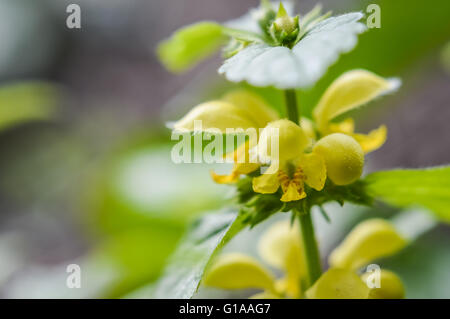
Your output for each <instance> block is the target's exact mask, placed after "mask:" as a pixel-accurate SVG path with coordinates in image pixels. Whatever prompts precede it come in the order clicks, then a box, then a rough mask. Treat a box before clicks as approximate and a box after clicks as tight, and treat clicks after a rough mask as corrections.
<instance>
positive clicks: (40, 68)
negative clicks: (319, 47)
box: [0, 0, 450, 298]
mask: <svg viewBox="0 0 450 319" xmlns="http://www.w3.org/2000/svg"><path fill="white" fill-rule="evenodd" d="M258 2H259V1H258V0H245V1H243V0H227V1H219V0H184V1H182V0H148V1H146V0H127V1H121V0H95V1H93V0H78V1H66V0H35V1H30V0H0V39H1V44H0V81H1V82H0V297H3V298H36V297H37V298H92V297H96V298H97V297H98V298H105V297H114V298H116V297H123V296H129V294H131V295H133V293H134V292H135V291H136V289H140V288H142V289H141V290H140V291H143V293H141V294H140V295H139V296H140V297H145V296H146V295H145V291H147V290H146V288H148V287H151V284H152V283H153V282H154V281H155V280H157V278H158V276H159V275H160V274H161V270H162V269H163V266H164V264H165V262H166V260H167V257H168V256H169V255H170V253H171V252H172V251H173V249H174V248H175V247H176V245H177V243H178V241H179V240H180V237H181V236H182V234H183V232H184V230H185V229H186V227H187V225H188V224H189V223H190V222H191V221H192V220H193V219H195V218H196V217H198V216H199V215H200V214H202V213H204V212H207V211H209V210H214V209H217V208H219V207H221V206H222V205H223V204H224V203H225V202H226V201H227V200H229V198H230V196H231V195H232V194H231V188H228V187H226V186H218V185H215V184H213V183H212V182H211V181H210V179H209V173H208V169H210V168H211V167H205V166H204V165H200V164H191V165H175V164H173V163H172V162H171V160H170V147H171V145H172V144H171V141H170V131H169V130H168V129H167V128H166V127H165V122H166V121H170V120H174V119H177V118H178V117H179V116H181V115H182V114H184V113H185V112H186V110H188V109H189V108H191V107H193V106H194V105H196V104H198V103H200V102H203V101H205V100H206V99H209V98H217V97H218V96H220V94H222V93H223V92H225V91H226V90H228V89H230V88H232V87H235V86H236V85H231V84H229V83H226V82H225V81H224V79H223V78H221V77H220V76H218V75H217V71H216V70H217V67H218V66H219V64H220V61H221V57H220V55H219V54H218V55H217V56H215V57H213V58H212V59H209V60H208V61H206V62H204V63H202V64H201V65H199V66H198V67H197V68H195V69H193V70H192V71H189V72H188V73H186V74H183V75H173V74H170V73H168V72H167V71H166V70H165V69H164V68H163V67H162V66H161V65H160V64H159V62H158V61H157V58H156V56H155V53H154V52H155V47H156V45H157V43H158V42H159V41H161V40H162V39H164V38H166V37H168V36H169V35H170V34H171V33H172V32H173V31H175V30H176V29H177V28H179V27H181V26H184V25H186V24H190V23H193V22H196V21H199V20H215V21H220V22H224V21H227V20H230V19H233V18H236V17H238V16H240V15H243V14H244V13H246V12H247V10H248V9H249V8H251V7H255V6H257V5H258ZM70 3H77V4H79V5H80V6H81V10H82V28H81V29H68V28H67V27H66V18H67V16H68V14H67V13H66V7H67V5H68V4H70ZM296 3H297V8H298V9H299V11H300V12H301V13H302V12H303V13H304V12H306V11H308V10H310V9H311V8H312V7H313V6H314V5H315V4H316V3H317V2H316V1H307V0H304V1H303V0H298V1H296ZM321 3H322V4H323V6H324V8H325V9H326V10H333V12H334V13H343V12H348V11H355V10H359V11H363V12H365V11H366V7H367V5H368V4H369V3H377V4H379V5H380V7H381V28H380V29H372V30H370V31H369V32H367V33H366V34H363V35H362V36H361V37H360V44H359V45H358V46H357V48H356V49H355V50H354V51H353V52H351V53H349V54H346V55H344V56H343V57H342V58H341V59H340V60H339V62H338V63H337V64H336V65H334V66H332V67H331V68H330V70H329V72H328V73H327V74H326V76H325V77H324V78H323V79H322V80H321V81H320V82H319V83H318V84H317V86H315V87H314V88H313V89H311V90H308V91H302V92H299V95H300V101H301V103H302V108H303V110H306V113H308V112H309V111H310V110H311V108H312V107H313V106H314V105H315V103H316V102H317V101H318V99H319V97H320V95H321V93H323V91H324V89H325V88H326V87H327V85H328V84H329V83H331V81H332V80H333V79H335V78H336V77H337V76H338V75H339V74H341V73H343V72H344V71H346V70H349V69H352V68H366V69H368V70H371V71H373V72H375V73H378V74H380V75H382V76H385V77H390V76H398V77H401V78H402V80H403V86H402V88H401V90H400V91H399V92H398V93H397V94H395V95H393V96H389V97H385V98H383V99H381V100H379V101H376V102H375V103H372V104H371V105H370V106H369V107H367V108H364V109H362V110H361V111H358V112H357V114H356V116H357V118H358V121H357V123H358V129H359V130H360V131H365V132H367V131H368V130H370V129H371V128H374V127H377V126H378V125H379V124H381V123H385V124H386V125H387V126H388V129H389V139H388V142H387V143H386V145H385V146H384V147H383V148H382V149H381V150H379V151H377V152H375V153H373V154H371V155H370V156H369V158H368V171H373V170H379V169H389V168H397V167H406V168H418V167H425V166H435V165H444V164H448V163H449V162H450V146H449V145H450V142H449V141H450V125H449V124H448V123H449V121H450V46H449V44H448V43H449V41H450V20H449V18H448V14H449V13H450V2H449V1H447V0H435V1H432V2H430V1H428V2H426V1H418V0H414V1H411V0H395V1H392V0H381V1H375V0H372V1H365V0H363V1H360V0H359V1H358V0H339V1H336V0H333V1H331V0H328V1H326V0H323V1H321ZM257 91H258V92H259V93H260V94H261V95H263V96H264V97H265V98H266V99H267V100H268V101H269V102H270V103H271V104H272V105H273V106H274V107H275V108H277V109H281V106H282V102H283V101H282V96H281V94H279V93H278V92H276V91H274V90H272V89H259V90H257ZM219 169H222V170H223V169H224V168H223V167H220V168H219ZM225 170H226V169H225ZM449 209H450V208H449ZM330 210H331V217H332V219H333V221H334V222H335V225H336V227H335V229H334V233H333V236H332V237H333V238H331V239H330V238H328V239H327V240H329V241H330V242H329V243H328V244H327V245H325V246H329V247H332V246H333V245H335V243H336V242H338V240H339V239H340V238H342V236H343V234H344V232H345V231H346V230H348V229H349V227H350V226H351V225H352V224H354V223H355V222H356V221H357V220H360V219H363V218H367V217H373V216H387V217H389V216H391V215H392V214H394V213H395V212H396V210H395V209H392V208H389V207H377V209H375V210H364V209H361V208H358V207H351V206H349V207H346V208H345V209H339V208H335V207H331V208H330ZM319 224H320V222H319ZM264 227H265V226H264ZM324 227H325V226H324ZM260 231H261V230H258V229H256V230H255V232H253V233H243V234H242V235H241V237H238V238H236V239H235V240H234V241H233V242H232V243H231V244H230V247H229V248H228V249H238V246H239V249H243V250H248V251H250V252H251V251H253V250H254V245H253V246H252V244H254V242H255V240H254V239H255V237H256V236H257V235H258V233H259V232H260ZM320 232H321V230H320V229H319V233H320ZM322 233H324V231H323V230H322ZM242 237H244V238H245V240H242V239H243V238H242ZM237 241H238V242H239V243H240V244H236V242H237ZM243 242H245V243H246V244H245V245H243V244H242V243H243ZM449 242H450V233H449V230H448V227H445V226H439V227H437V228H435V229H434V230H433V231H431V232H428V233H427V234H425V235H424V236H422V237H421V238H420V239H419V240H418V241H417V242H416V243H414V244H413V245H411V246H410V247H409V248H408V249H407V250H406V251H404V252H403V253H401V254H400V255H399V256H396V257H394V258H390V259H389V260H386V261H384V263H385V264H386V265H388V266H389V267H391V268H392V269H394V270H395V271H396V272H397V273H399V274H400V276H401V277H402V279H403V280H404V281H405V283H406V286H407V289H408V297H411V298H444V297H447V298H449V297H450V274H449V273H448V269H449V267H450V247H449V245H448V243H449ZM72 263H75V264H78V265H80V266H81V269H82V288H81V289H69V288H67V286H66V278H67V275H68V274H67V273H66V267H67V265H69V264H72ZM214 293H215V295H214V296H217V297H226V296H229V295H227V294H223V293H221V292H214ZM147 296H150V295H147ZM200 296H202V292H200ZM209 296H210V295H209Z"/></svg>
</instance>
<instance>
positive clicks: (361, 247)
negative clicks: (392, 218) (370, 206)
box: [329, 219, 407, 270]
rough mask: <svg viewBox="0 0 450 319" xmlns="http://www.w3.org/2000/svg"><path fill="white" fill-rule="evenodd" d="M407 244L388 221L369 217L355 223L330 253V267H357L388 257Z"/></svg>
mask: <svg viewBox="0 0 450 319" xmlns="http://www.w3.org/2000/svg"><path fill="white" fill-rule="evenodd" d="M406 244H407V241H406V239H404V238H403V237H402V236H401V235H400V234H399V233H398V232H397V231H396V230H395V228H394V226H392V225H391V224H390V223H389V222H388V221H386V220H383V219H369V220H366V221H363V222H362V223H360V224H359V225H357V226H356V227H355V228H354V229H353V230H352V231H351V232H350V233H349V234H348V235H347V237H346V238H345V240H344V241H343V242H342V243H341V244H340V245H339V246H338V247H337V248H336V249H335V250H334V251H333V252H332V253H331V255H330V257H329V263H330V265H331V266H332V267H338V268H346V269H352V270H355V269H358V268H360V267H363V266H364V265H367V264H369V263H370V262H372V261H373V260H375V259H378V258H383V257H388V256H390V255H393V254H395V253H396V252H398V251H399V250H401V249H403V248H404V247H405V245H406Z"/></svg>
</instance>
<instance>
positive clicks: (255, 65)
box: [219, 12, 366, 89]
mask: <svg viewBox="0 0 450 319" xmlns="http://www.w3.org/2000/svg"><path fill="white" fill-rule="evenodd" d="M362 17H363V14H362V13H359V12H353V13H348V14H344V15H341V16H337V17H331V18H328V19H326V20H324V21H322V22H319V23H317V24H316V25H315V26H314V27H312V28H311V30H310V31H309V32H308V33H307V34H306V35H305V36H304V37H303V38H302V39H301V40H300V41H299V42H298V43H297V44H296V45H295V46H294V48H293V49H292V50H291V49H289V48H287V47H281V46H277V47H273V46H269V45H267V44H253V45H250V46H248V47H247V48H245V49H243V50H242V51H240V52H239V53H238V54H236V55H235V56H233V57H231V58H230V59H228V60H226V61H225V63H224V64H223V65H222V67H221V68H220V69H219V73H221V74H224V75H225V77H226V78H227V79H228V80H229V81H232V82H241V81H247V82H248V83H249V84H251V85H253V86H259V87H266V86H275V87H277V88H279V89H290V88H306V87H311V86H312V85H313V84H314V83H315V82H316V81H317V80H319V79H320V78H321V77H322V75H323V74H324V73H325V72H326V71H327V69H328V67H329V66H330V65H332V64H333V63H335V62H336V61H337V59H338V57H339V55H340V54H341V53H345V52H349V51H350V50H352V49H353V48H354V47H355V46H356V43H357V35H358V34H360V33H362V32H364V31H365V30H366V27H365V26H364V25H363V24H362V23H360V22H358V21H359V20H360V19H361V18H362Z"/></svg>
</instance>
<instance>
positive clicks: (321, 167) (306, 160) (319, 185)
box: [296, 153, 327, 191]
mask: <svg viewBox="0 0 450 319" xmlns="http://www.w3.org/2000/svg"><path fill="white" fill-rule="evenodd" d="M297 165H298V166H300V167H301V168H302V170H303V175H304V177H303V178H304V181H305V182H306V184H308V185H309V186H310V187H312V188H314V189H316V190H318V191H320V190H322V189H323V187H324V185H325V181H326V179H327V169H326V166H325V160H324V159H323V157H322V156H320V155H317V154H315V153H310V154H305V155H303V156H301V157H300V158H299V160H298V161H297V164H296V166H297Z"/></svg>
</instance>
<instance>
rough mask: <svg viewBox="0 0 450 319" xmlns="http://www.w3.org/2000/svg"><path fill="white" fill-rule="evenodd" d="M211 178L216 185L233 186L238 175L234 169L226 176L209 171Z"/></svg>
mask: <svg viewBox="0 0 450 319" xmlns="http://www.w3.org/2000/svg"><path fill="white" fill-rule="evenodd" d="M210 174H211V178H212V179H213V181H214V182H216V183H217V184H233V183H236V182H237V181H238V180H239V176H240V174H239V173H238V172H237V170H236V169H235V167H233V170H232V171H231V173H230V174H228V175H219V174H216V173H215V172H214V171H210Z"/></svg>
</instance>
